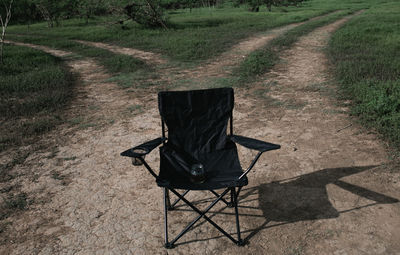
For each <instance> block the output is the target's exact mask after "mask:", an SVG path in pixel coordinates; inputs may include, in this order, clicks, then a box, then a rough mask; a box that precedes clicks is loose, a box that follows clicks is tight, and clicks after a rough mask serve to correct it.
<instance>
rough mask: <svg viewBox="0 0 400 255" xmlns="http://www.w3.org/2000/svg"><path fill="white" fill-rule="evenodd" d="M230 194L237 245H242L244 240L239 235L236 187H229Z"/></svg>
mask: <svg viewBox="0 0 400 255" xmlns="http://www.w3.org/2000/svg"><path fill="white" fill-rule="evenodd" d="M231 196H232V200H233V201H232V203H233V205H234V207H235V216H236V230H237V239H238V240H237V243H236V244H237V245H238V246H244V245H245V242H244V241H243V240H242V238H241V237H240V224H239V210H238V196H237V193H236V189H235V188H232V189H231Z"/></svg>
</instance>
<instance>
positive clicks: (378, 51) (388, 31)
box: [328, 1, 400, 148]
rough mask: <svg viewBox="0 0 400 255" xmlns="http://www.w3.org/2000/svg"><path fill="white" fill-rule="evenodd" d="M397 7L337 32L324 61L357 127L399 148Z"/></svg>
mask: <svg viewBox="0 0 400 255" xmlns="http://www.w3.org/2000/svg"><path fill="white" fill-rule="evenodd" d="M399 13H400V5H399V3H398V2H393V1H390V2H389V1H388V3H384V4H381V5H377V6H374V7H373V8H371V9H370V10H367V11H366V12H365V13H364V14H363V15H361V16H359V17H356V18H354V19H353V20H351V21H350V22H348V23H347V24H345V25H344V27H343V28H342V29H340V30H339V31H337V32H336V33H335V34H334V36H333V38H332V40H331V41H330V45H329V49H328V52H329V56H330V59H331V61H332V64H333V67H334V69H335V74H336V78H337V80H338V81H340V83H341V88H342V91H343V93H342V96H343V97H344V98H346V99H352V100H353V112H354V114H356V115H358V116H359V117H360V118H361V120H362V122H363V123H364V124H365V125H367V126H368V127H372V128H374V129H376V130H378V131H380V132H381V134H383V136H384V137H386V138H387V140H388V141H390V142H391V143H393V144H394V145H395V146H396V147H397V148H399V147H398V146H400V44H399V42H400V23H399Z"/></svg>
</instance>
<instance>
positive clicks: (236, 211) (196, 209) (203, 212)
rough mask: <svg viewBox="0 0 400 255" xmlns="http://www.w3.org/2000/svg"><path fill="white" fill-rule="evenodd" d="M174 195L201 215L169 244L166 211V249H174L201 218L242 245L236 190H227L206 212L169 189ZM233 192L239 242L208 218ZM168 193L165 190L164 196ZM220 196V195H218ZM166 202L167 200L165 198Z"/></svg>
mask: <svg viewBox="0 0 400 255" xmlns="http://www.w3.org/2000/svg"><path fill="white" fill-rule="evenodd" d="M168 190H170V191H171V192H172V193H174V194H175V195H176V196H177V197H178V198H179V199H180V200H182V201H183V202H185V203H186V204H187V205H188V206H189V207H190V208H192V209H193V210H194V211H195V212H197V213H198V214H199V215H198V216H197V217H196V218H195V219H194V220H193V221H192V222H191V223H189V224H188V225H187V226H186V227H185V228H184V229H183V230H182V231H181V232H180V233H179V234H178V235H177V236H176V237H175V238H174V239H173V240H172V241H171V242H168V226H167V211H166V210H165V237H166V239H165V247H166V248H173V247H174V244H175V243H176V241H178V240H179V239H180V238H181V237H182V236H183V235H184V234H185V233H186V232H188V231H189V229H190V228H191V227H192V226H193V225H194V224H196V222H198V221H199V220H200V219H201V218H204V219H205V220H206V221H208V222H209V223H210V224H211V225H213V226H214V227H215V228H216V229H218V230H219V231H220V232H221V233H222V234H224V235H225V236H226V237H228V238H229V239H230V240H231V241H232V242H234V243H235V244H238V245H242V243H243V242H242V240H241V239H240V229H239V215H238V209H237V196H236V192H234V188H227V189H226V190H225V191H224V192H222V194H221V195H219V196H218V198H217V199H215V200H214V201H213V202H212V203H211V204H210V205H209V206H208V207H207V208H206V209H205V210H204V211H201V210H200V209H198V208H197V207H196V206H194V205H193V204H192V203H191V202H190V201H188V200H187V199H186V198H185V197H184V196H183V195H181V194H179V192H177V191H176V190H175V189H172V188H168ZM229 191H232V193H234V201H235V202H234V203H236V204H235V213H236V223H237V228H238V232H239V233H238V237H239V239H238V240H235V238H233V237H232V235H230V234H229V233H227V232H226V231H225V230H224V229H222V228H221V227H220V226H219V225H218V224H217V223H215V222H214V221H213V220H211V219H210V218H209V217H207V216H206V213H207V212H209V211H210V210H211V208H213V207H214V206H215V205H216V204H217V203H218V202H219V201H220V200H222V199H223V197H224V196H225V195H226V194H227V193H228V192H229ZM166 193H167V188H165V192H164V194H166ZM215 193H216V192H215ZM217 194H218V193H217ZM165 200H166V198H165Z"/></svg>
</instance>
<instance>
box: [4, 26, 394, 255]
mask: <svg viewBox="0 0 400 255" xmlns="http://www.w3.org/2000/svg"><path fill="white" fill-rule="evenodd" d="M347 20H348V18H344V19H341V20H338V21H337V22H334V23H332V24H330V25H328V26H325V27H321V28H319V29H317V30H315V31H313V32H312V33H310V34H308V35H305V36H304V37H302V38H300V40H299V41H298V42H297V43H296V44H295V45H294V47H293V48H291V49H290V50H288V51H285V52H283V53H282V61H281V63H280V64H278V65H277V66H276V67H275V68H274V69H273V70H272V72H271V73H269V74H268V75H266V76H265V77H264V80H263V81H261V82H259V83H257V84H254V85H253V86H250V88H249V89H248V88H241V89H236V90H235V93H236V94H235V96H236V104H235V110H234V123H235V128H234V131H235V133H237V134H242V135H247V136H250V137H254V138H258V139H262V140H266V141H270V142H274V143H279V144H281V145H282V149H281V150H278V151H274V152H269V153H266V154H265V155H263V156H262V158H261V160H260V161H259V162H258V164H257V165H256V167H255V168H254V171H253V172H251V173H250V174H249V186H247V187H246V188H245V189H244V190H243V191H242V195H241V198H240V209H239V210H240V213H241V215H242V216H241V217H240V221H241V227H242V236H243V237H244V238H245V239H246V240H247V241H249V245H247V246H245V247H237V246H235V245H234V244H233V243H231V241H229V240H228V239H227V238H225V237H224V236H221V234H220V233H219V232H218V231H217V230H215V229H214V228H213V227H212V226H210V224H208V223H203V222H201V223H198V224H197V225H196V226H195V227H194V229H193V230H192V231H190V232H189V233H188V234H187V235H185V236H184V237H182V239H181V240H180V241H179V242H180V243H184V244H183V245H179V246H178V247H176V248H175V249H173V250H165V249H164V248H163V228H162V222H163V215H162V190H161V189H160V188H158V187H157V186H156V185H155V182H154V179H153V177H152V176H150V175H149V174H148V173H147V172H146V171H145V169H143V168H141V167H133V166H132V165H131V164H130V162H129V160H127V159H125V158H121V157H120V156H119V153H120V152H121V151H122V150H124V149H126V148H129V147H131V146H132V145H136V144H139V143H141V142H143V141H146V140H148V139H151V138H155V137H158V136H159V135H160V132H161V129H160V121H159V117H158V110H157V100H156V95H155V93H150V94H149V93H148V91H147V90H142V91H141V93H139V94H138V91H137V93H136V94H138V95H131V94H129V93H126V92H124V91H123V90H121V89H120V88H118V86H116V85H115V84H110V83H105V82H103V80H104V78H106V77H102V76H97V75H98V74H99V73H101V71H99V69H100V67H99V66H96V65H95V63H93V62H90V61H89V62H87V65H85V64H84V63H83V62H81V64H79V63H78V62H74V61H75V60H70V61H69V62H68V63H69V64H71V65H72V64H73V63H75V64H76V68H77V69H75V70H76V71H82V72H81V77H82V78H83V79H84V80H86V81H87V84H86V85H85V86H80V90H82V91H79V93H78V95H81V96H78V99H77V103H78V105H79V104H80V105H81V106H82V107H85V109H86V108H88V110H84V111H83V112H85V113H88V112H89V113H91V114H95V116H98V117H99V119H106V120H109V121H108V122H107V121H105V122H104V123H103V122H101V123H103V124H102V125H97V126H93V127H89V128H86V129H81V130H74V131H73V132H72V131H65V130H68V129H66V128H65V127H60V130H57V132H54V133H53V134H51V135H49V137H50V138H48V139H51V138H54V139H57V140H56V144H57V146H56V150H54V149H53V150H51V151H42V152H37V153H33V154H32V155H31V156H30V157H29V158H28V159H27V160H26V161H25V163H24V164H21V165H17V166H16V167H15V169H13V171H14V172H16V173H21V174H23V175H22V176H20V177H17V178H16V179H15V180H14V181H15V182H18V183H20V184H21V190H22V191H24V192H26V193H27V194H31V196H32V198H33V199H34V200H35V203H33V204H32V205H30V208H29V210H27V211H26V212H24V213H22V214H19V215H15V216H13V217H12V218H9V221H10V222H11V226H10V229H12V231H7V233H6V234H7V236H5V237H4V238H2V239H3V243H2V244H1V246H0V252H1V253H6V254H7V253H12V254H397V253H399V252H400V244H399V240H400V231H399V229H400V205H399V203H398V199H399V198H400V189H399V188H400V176H399V172H398V170H397V171H395V170H394V169H392V168H390V165H388V163H389V160H388V155H387V154H386V152H385V148H384V146H383V145H382V144H381V142H380V141H379V140H378V139H377V137H376V136H375V135H374V134H371V133H368V132H367V131H366V130H364V129H363V128H362V127H360V126H358V124H356V123H355V122H353V120H352V119H351V118H350V117H349V115H348V109H347V107H346V106H343V105H338V103H337V102H336V101H335V100H334V98H333V97H332V96H331V95H330V94H329V93H335V91H336V89H337V88H336V85H335V83H334V82H333V81H332V80H331V79H330V76H329V72H328V66H327V65H328V63H327V60H326V57H325V55H324V53H323V49H324V47H325V46H326V43H327V41H328V39H329V36H330V34H331V33H332V32H334V31H335V30H336V29H337V28H338V27H339V26H341V25H342V24H343V23H344V22H346V21H347ZM54 54H55V53H54ZM85 61H87V60H85ZM72 66H73V65H72ZM94 69H95V70H94ZM96 74H97V75H96ZM89 77H91V78H89ZM146 92H147V94H145V93H146ZM91 104H93V106H94V107H89V106H90V105H91ZM135 105H142V106H143V108H142V109H141V112H140V111H139V112H136V113H135V114H130V115H129V111H128V112H127V110H126V109H127V107H128V106H135ZM89 108H90V109H91V110H90V109H89ZM106 122H107V124H105V123H106ZM351 123H352V125H351V126H349V124H351ZM60 132H61V136H60ZM157 154H158V153H157V151H155V152H153V153H152V154H150V155H149V156H148V158H146V159H148V161H149V162H150V164H151V165H153V166H156V165H157V162H158V161H157V159H158V155H157ZM253 154H254V152H249V151H247V150H245V149H240V156H241V158H243V159H244V162H247V163H248V162H249V159H247V158H249V156H250V155H253ZM2 157H5V155H2ZM243 167H245V165H243ZM54 171H56V172H57V173H58V176H63V177H65V179H66V180H68V181H67V182H64V183H63V182H62V180H60V178H54V174H53V173H54ZM27 173H31V174H27ZM194 194H195V193H194V192H193V194H190V193H189V197H191V198H193V196H194ZM200 197H202V198H206V197H211V196H210V195H209V194H207V193H203V194H202V195H201V196H200ZM40 201H42V203H40ZM181 209H185V208H184V207H182V208H181ZM222 209H224V208H223V206H222V205H220V206H219V207H216V208H215V209H214V210H213V211H214V212H221V211H222ZM223 212H224V213H225V214H221V213H219V214H215V215H214V216H213V220H215V221H216V222H218V223H221V225H222V226H223V227H224V228H225V229H226V230H227V231H228V232H230V233H234V231H235V224H234V216H233V211H232V209H230V208H225V210H224V211H223ZM170 216H171V217H170V218H169V219H170V221H169V224H170V225H171V226H172V227H171V231H172V232H175V233H176V232H177V231H180V230H181V228H182V227H184V223H185V222H189V221H190V220H191V219H192V217H194V216H195V215H194V214H192V213H188V212H185V211H184V210H177V211H173V212H172V213H171V214H170ZM2 235H4V233H2Z"/></svg>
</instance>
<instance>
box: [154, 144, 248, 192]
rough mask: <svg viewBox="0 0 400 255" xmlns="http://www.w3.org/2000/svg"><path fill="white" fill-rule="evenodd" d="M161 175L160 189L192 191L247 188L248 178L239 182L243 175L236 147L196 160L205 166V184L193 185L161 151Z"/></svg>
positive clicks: (204, 155) (199, 157) (159, 179)
mask: <svg viewBox="0 0 400 255" xmlns="http://www.w3.org/2000/svg"><path fill="white" fill-rule="evenodd" d="M160 158H161V160H160V174H159V176H158V178H157V185H158V186H160V187H167V188H174V189H190V190H211V189H221V188H227V187H239V186H246V185H247V184H248V181H247V178H246V177H244V178H242V179H241V180H239V176H241V175H242V174H243V170H242V167H241V166H240V162H239V158H238V154H237V150H236V146H235V145H233V146H230V148H227V149H223V150H217V151H213V152H210V153H205V154H200V155H198V156H197V157H196V158H197V159H198V160H199V161H200V162H201V163H202V164H203V166H204V170H205V173H206V180H205V181H204V182H203V183H193V182H192V181H190V178H189V177H188V175H186V174H183V170H182V169H176V167H173V166H172V164H171V163H170V160H171V159H167V158H166V157H165V155H163V150H162V149H161V150H160Z"/></svg>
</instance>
